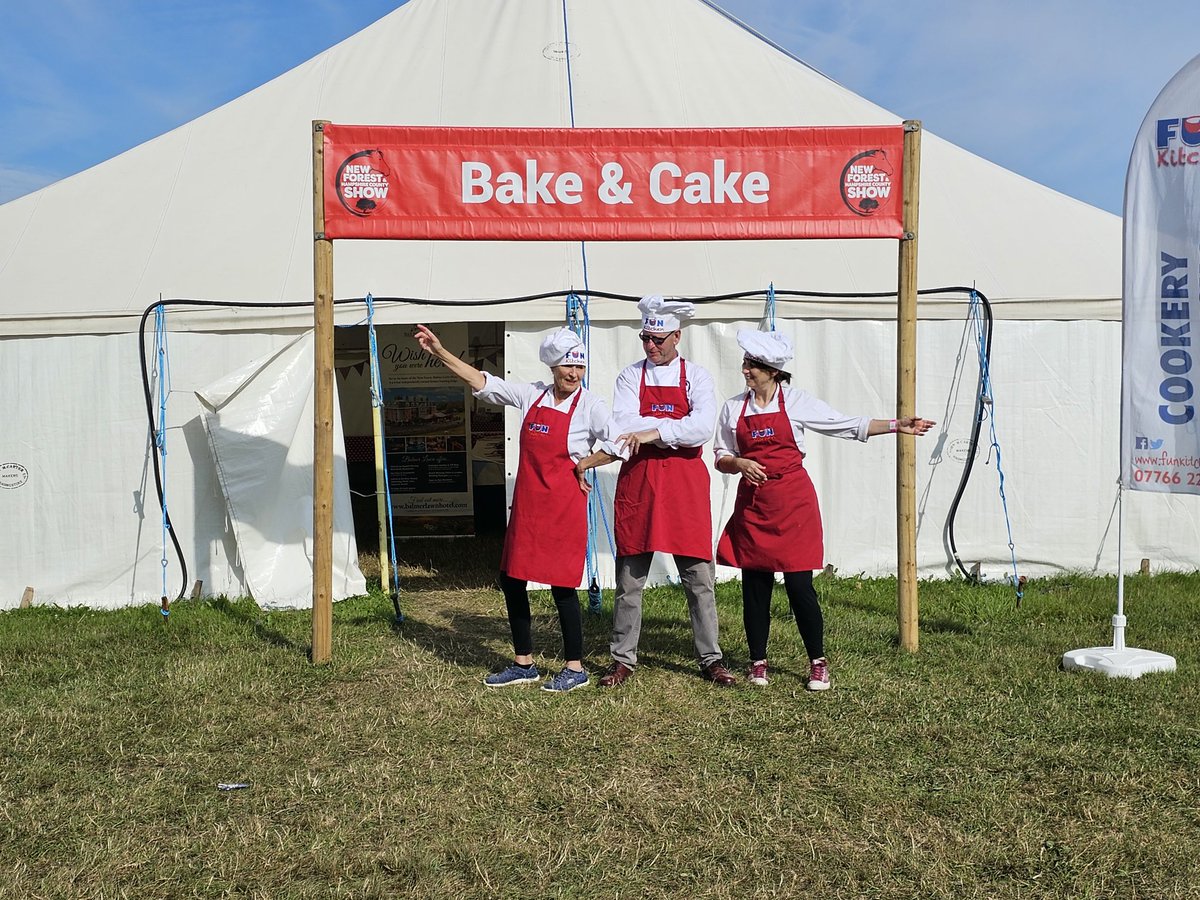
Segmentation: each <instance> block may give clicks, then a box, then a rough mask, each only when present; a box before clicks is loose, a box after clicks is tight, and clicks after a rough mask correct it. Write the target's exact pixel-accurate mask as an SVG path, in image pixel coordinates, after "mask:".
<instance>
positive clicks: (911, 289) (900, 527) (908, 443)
mask: <svg viewBox="0 0 1200 900" xmlns="http://www.w3.org/2000/svg"><path fill="white" fill-rule="evenodd" d="M903 177H904V231H905V236H904V239H903V240H901V241H900V273H899V289H898V290H897V311H896V357H897V359H896V418H901V419H902V418H906V417H908V416H911V415H915V413H916V400H917V220H918V216H917V213H918V198H919V196H920V187H921V123H920V122H917V121H911V120H910V121H906V122H905V123H904V176H903ZM916 457H917V452H916V438H914V437H913V436H912V435H911V434H898V435H896V551H897V569H898V571H897V580H896V593H897V596H896V601H897V602H896V605H897V615H898V618H899V625H900V647H901V648H902V649H904V650H907V651H909V652H910V653H915V652H916V651H917V645H918V637H917V618H918V617H917V459H916Z"/></svg>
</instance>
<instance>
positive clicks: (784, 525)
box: [714, 330, 936, 691]
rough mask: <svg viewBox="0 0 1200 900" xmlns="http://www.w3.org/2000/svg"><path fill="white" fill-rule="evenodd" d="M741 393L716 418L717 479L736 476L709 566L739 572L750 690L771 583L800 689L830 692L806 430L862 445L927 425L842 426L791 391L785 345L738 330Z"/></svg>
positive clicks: (758, 674)
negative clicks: (803, 654) (788, 624)
mask: <svg viewBox="0 0 1200 900" xmlns="http://www.w3.org/2000/svg"><path fill="white" fill-rule="evenodd" d="M737 338H738V345H739V346H740V347H741V348H742V352H743V353H744V354H745V356H744V358H743V360H742V375H743V377H744V378H745V379H746V391H745V392H744V393H741V394H738V395H737V396H736V397H732V398H730V399H729V400H728V401H727V402H726V403H725V406H724V407H723V408H722V410H721V413H720V418H719V420H718V424H717V436H716V440H715V443H714V449H715V451H716V455H717V460H716V467H717V470H718V471H720V472H724V473H726V474H729V475H740V476H741V481H740V482H739V484H738V493H737V499H736V501H735V502H734V507H733V514H732V515H731V516H730V517H729V522H728V523H727V524H726V525H725V530H724V532H723V533H722V534H721V539H720V541H719V542H718V544H717V562H719V563H721V564H722V565H726V566H737V567H738V568H740V569H741V570H742V618H743V623H744V624H745V627H746V642H747V644H748V645H749V649H750V671H749V675H748V677H749V680H750V683H751V684H755V685H759V686H765V685H766V684H767V681H768V679H767V637H768V634H769V633H770V627H771V594H772V592H773V590H774V587H775V573H776V572H782V573H783V584H784V588H785V590H786V591H787V595H788V603H789V605H790V606H791V609H792V615H793V616H795V619H796V625H797V627H798V628H799V630H800V637H801V639H802V640H803V641H804V648H805V650H806V651H807V653H808V657H809V676H808V689H809V690H811V691H824V690H828V689H829V666H828V663H827V661H826V659H825V646H824V631H825V626H824V620H823V618H822V616H821V606H820V602H819V600H818V597H817V592H816V590H815V589H814V588H813V581H812V573H813V571H814V570H816V569H820V568H823V567H824V565H825V560H824V554H825V546H824V540H823V534H822V529H821V510H820V508H819V506H818V504H817V494H816V491H815V490H814V489H813V484H812V480H811V479H810V478H809V477H808V473H807V472H806V471H805V470H804V433H805V430H806V429H812V430H814V431H819V432H821V433H822V434H826V435H830V436H832V437H841V438H848V439H856V440H860V441H865V440H866V439H867V438H869V437H871V436H872V435H876V434H894V433H897V432H899V433H903V434H917V435H919V434H924V433H925V432H926V431H928V430H929V429H930V427H932V426H933V425H935V424H936V423H935V422H932V421H930V420H929V419H921V418H916V417H912V418H906V419H900V420H896V419H871V418H868V417H865V416H846V415H844V414H842V413H840V412H838V411H837V410H835V409H833V407H831V406H829V405H828V404H827V403H825V402H824V401H822V400H818V399H817V398H816V397H813V396H812V395H811V394H809V393H808V392H807V391H802V390H799V389H796V388H793V387H791V384H790V382H791V379H792V376H791V375H790V374H789V373H788V372H786V371H784V369H783V367H784V366H785V365H787V364H788V362H789V361H790V360H791V358H792V346H791V342H790V341H789V340H788V339H787V338H786V337H785V336H783V335H782V334H779V333H778V332H761V331H753V330H742V331H739V332H738V336H737Z"/></svg>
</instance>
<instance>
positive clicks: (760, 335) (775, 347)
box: [737, 328, 792, 370]
mask: <svg viewBox="0 0 1200 900" xmlns="http://www.w3.org/2000/svg"><path fill="white" fill-rule="evenodd" d="M737 342H738V346H739V347H741V348H742V352H743V353H745V354H746V355H747V356H748V357H750V358H751V359H754V360H757V361H758V362H760V363H762V364H763V365H766V366H769V367H770V368H772V369H780V370H782V369H783V367H784V366H786V365H787V364H788V363H789V362H791V359H792V342H791V341H789V340H788V339H787V337H786V336H784V335H782V334H780V333H779V332H778V331H758V330H757V329H754V328H743V329H741V330H740V331H739V332H738V333H737Z"/></svg>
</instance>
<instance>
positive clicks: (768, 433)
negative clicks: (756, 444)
mask: <svg viewBox="0 0 1200 900" xmlns="http://www.w3.org/2000/svg"><path fill="white" fill-rule="evenodd" d="M769 437H775V429H774V428H754V429H751V431H750V438H751V440H755V441H757V440H759V439H760V438H769Z"/></svg>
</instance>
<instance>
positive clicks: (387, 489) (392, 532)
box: [366, 294, 404, 623]
mask: <svg viewBox="0 0 1200 900" xmlns="http://www.w3.org/2000/svg"><path fill="white" fill-rule="evenodd" d="M366 301H367V341H368V345H369V347H370V351H369V352H370V356H371V408H372V409H380V408H382V407H383V382H382V380H381V379H380V377H379V344H378V342H377V341H376V339H375V298H374V297H372V296H371V295H370V294H367V297H366ZM381 421H382V417H381ZM384 446H385V452H384V453H383V460H382V462H383V493H384V496H385V497H386V498H387V499H386V505H387V533H388V561H389V563H390V567H391V575H392V584H391V590H390V591H389V593H390V594H391V598H392V607H393V608H394V609H395V610H396V622H397V623H400V622H403V621H404V613H403V612H401V611H400V572H399V571H398V568H397V566H396V529H395V527H394V525H393V520H392V483H391V478H390V477H389V475H388V461H387V453H386V444H385V445H384Z"/></svg>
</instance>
